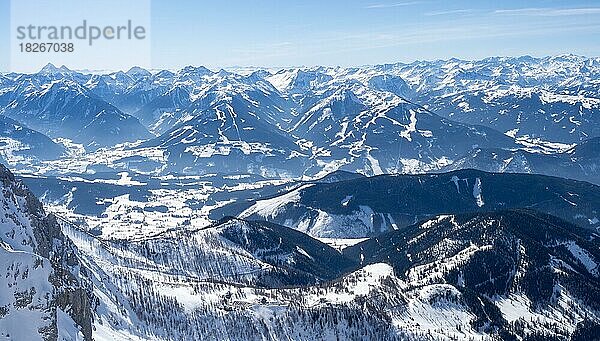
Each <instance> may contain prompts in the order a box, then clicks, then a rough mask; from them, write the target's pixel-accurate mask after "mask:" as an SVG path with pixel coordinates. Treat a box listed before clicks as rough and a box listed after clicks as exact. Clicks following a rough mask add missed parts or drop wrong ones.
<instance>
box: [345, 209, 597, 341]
mask: <svg viewBox="0 0 600 341" xmlns="http://www.w3.org/2000/svg"><path fill="white" fill-rule="evenodd" d="M598 246H599V240H598V235H597V234H596V233H595V232H593V231H590V230H585V229H581V228H578V227H576V226H574V225H571V224H569V223H567V222H565V221H561V220H560V219H557V218H555V217H553V216H549V215H544V214H540V213H536V212H534V211H529V210H516V211H503V212H497V213H473V214H464V215H445V216H439V217H436V218H434V219H432V220H429V221H425V222H422V223H419V224H416V225H414V226H411V227H408V228H406V229H404V230H400V231H394V232H391V233H389V234H385V235H382V236H381V237H377V238H374V239H371V240H367V241H364V242H362V243H359V244H357V245H355V246H352V247H350V248H348V249H345V250H344V254H346V255H348V256H350V257H354V258H355V259H360V260H361V261H362V263H363V264H378V263H380V262H386V263H388V264H390V265H392V266H393V268H394V273H395V274H396V275H397V276H398V277H399V278H400V279H401V280H402V283H403V284H404V286H403V287H402V292H403V293H404V295H405V297H406V300H407V303H406V304H405V307H406V308H405V309H406V310H402V311H403V312H404V314H405V315H404V316H405V317H406V318H404V319H398V320H397V321H396V323H397V324H398V325H400V326H404V327H407V328H411V327H413V328H414V327H417V328H419V329H426V330H427V329H431V332H433V333H436V334H438V335H440V337H442V338H448V337H449V336H450V335H460V333H461V332H466V333H469V325H470V327H471V328H472V329H475V330H477V331H479V332H482V333H493V334H497V336H498V337H499V338H500V339H512V338H514V337H515V336H518V337H519V338H522V337H533V336H534V335H535V336H537V337H539V338H540V339H569V338H570V337H571V335H572V334H573V332H574V331H575V330H576V329H580V328H582V327H583V325H584V324H583V323H582V321H584V320H588V321H593V323H592V324H593V325H594V324H595V325H598V319H599V318H600V316H599V315H598V308H599V306H598V302H599V300H598V299H599V298H598V295H599V292H598V290H597V286H598V283H599V281H598V279H599V277H598V276H599V273H598V264H599V263H598V262H599V261H600V253H599V252H598ZM427 303H429V305H430V306H429V307H423V306H424V305H425V306H426V305H427ZM465 307H466V309H465ZM423 308H425V309H423ZM464 329H466V331H464ZM593 335H595V336H593ZM590 336H592V337H597V334H595V332H593V331H592V333H591V334H590ZM463 337H465V338H466V337H467V336H460V337H459V338H463Z"/></svg>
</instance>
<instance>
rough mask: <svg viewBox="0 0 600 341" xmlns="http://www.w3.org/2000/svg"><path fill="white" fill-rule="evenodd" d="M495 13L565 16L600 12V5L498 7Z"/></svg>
mask: <svg viewBox="0 0 600 341" xmlns="http://www.w3.org/2000/svg"><path fill="white" fill-rule="evenodd" d="M494 13H495V14H500V15H521V16H538V17H563V16H573V15H590V14H600V7H586V8H516V9H498V10H495V11H494Z"/></svg>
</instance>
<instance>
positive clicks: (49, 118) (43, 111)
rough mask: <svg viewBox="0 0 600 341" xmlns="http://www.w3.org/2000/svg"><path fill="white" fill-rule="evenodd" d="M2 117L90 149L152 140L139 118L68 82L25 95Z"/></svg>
mask: <svg viewBox="0 0 600 341" xmlns="http://www.w3.org/2000/svg"><path fill="white" fill-rule="evenodd" d="M0 114H2V115H5V116H8V117H11V118H13V119H15V120H18V121H19V122H21V123H23V124H25V125H26V126H27V127H29V128H31V129H35V130H37V131H40V132H42V133H44V134H46V135H48V136H49V137H52V138H68V139H71V140H73V141H75V142H77V143H82V144H84V145H86V147H89V148H90V149H96V148H98V147H101V146H107V145H109V146H112V145H114V144H117V143H122V142H125V141H135V140H138V139H145V138H148V137H150V136H151V135H150V134H149V133H148V131H147V130H146V129H145V128H144V127H143V126H142V125H141V124H140V123H139V122H138V120H137V119H136V118H134V117H132V116H129V115H127V114H124V113H123V112H121V111H119V110H118V109H117V108H115V107H114V106H112V105H110V104H108V103H106V102H104V101H102V100H101V99H100V98H98V97H96V96H95V95H93V94H92V93H90V91H89V90H87V89H86V88H85V87H84V86H82V85H79V84H78V83H76V82H75V81H72V80H68V79H60V80H57V81H52V82H50V83H46V84H43V85H41V86H39V87H36V88H35V89H32V90H30V91H28V92H27V93H26V94H25V93H23V94H22V95H21V96H20V97H18V98H16V99H14V100H12V101H11V102H10V103H8V104H7V105H6V106H5V107H4V108H2V109H0Z"/></svg>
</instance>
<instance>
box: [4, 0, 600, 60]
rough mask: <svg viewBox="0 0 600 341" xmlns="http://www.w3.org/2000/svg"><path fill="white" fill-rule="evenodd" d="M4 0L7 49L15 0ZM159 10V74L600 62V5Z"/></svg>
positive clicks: (329, 1) (461, 3)
mask: <svg viewBox="0 0 600 341" xmlns="http://www.w3.org/2000/svg"><path fill="white" fill-rule="evenodd" d="M56 1H59V0H56ZM0 2H1V3H2V4H1V5H0V11H1V12H0V13H1V17H0V22H1V23H2V24H1V25H2V28H1V29H0V33H1V34H0V44H1V46H8V45H10V44H9V38H8V35H9V33H8V32H9V29H8V24H7V20H5V19H6V17H7V16H8V12H9V10H8V9H9V7H8V5H7V3H8V0H0ZM115 10H118V9H115ZM151 10H152V20H151V23H152V27H151V32H152V33H151V38H152V65H153V67H155V68H179V67H181V66H184V65H190V64H192V65H206V66H208V67H211V68H219V67H227V66H292V65H295V66H297V65H317V64H319V65H342V66H348V65H362V64H377V63H387V62H397V61H405V62H406V61H413V60H416V59H439V58H443V59H446V58H451V57H458V58H483V57H487V56H496V55H503V56H504V55H525V54H528V55H533V56H542V55H550V54H559V53H575V54H581V55H587V56H598V55H600V1H590V0H588V1H582V0H572V1H556V0H532V1H515V0H503V1H485V0H479V1H466V0H453V1H441V0H373V1H352V0H345V1H338V0H335V1H333V0H302V1H291V0H278V1H275V0H257V1H248V0H246V1H226V0H221V1H198V0H183V1H163V0H154V1H152V9H151ZM40 14H41V13H40ZM32 15H37V13H33V14H32ZM6 50H7V49H6V48H3V49H1V50H0V51H1V52H0V53H1V54H2V55H0V68H1V69H6V68H7V65H8V57H7V53H6ZM132 63H133V61H132Z"/></svg>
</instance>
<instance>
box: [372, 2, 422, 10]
mask: <svg viewBox="0 0 600 341" xmlns="http://www.w3.org/2000/svg"><path fill="white" fill-rule="evenodd" d="M422 3H423V1H403V2H395V3H391V4H372V5H368V6H366V7H365V8H368V9H377V8H393V7H404V6H413V5H420V4H422Z"/></svg>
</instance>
